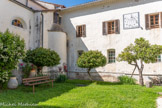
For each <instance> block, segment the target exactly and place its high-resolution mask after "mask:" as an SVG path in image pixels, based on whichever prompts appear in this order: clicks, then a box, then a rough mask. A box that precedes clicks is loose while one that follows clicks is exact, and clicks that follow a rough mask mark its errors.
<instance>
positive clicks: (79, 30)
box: [76, 25, 86, 37]
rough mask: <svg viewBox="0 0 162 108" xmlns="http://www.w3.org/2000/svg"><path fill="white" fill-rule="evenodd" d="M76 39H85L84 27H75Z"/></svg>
mask: <svg viewBox="0 0 162 108" xmlns="http://www.w3.org/2000/svg"><path fill="white" fill-rule="evenodd" d="M76 37H86V25H80V26H77V27H76Z"/></svg>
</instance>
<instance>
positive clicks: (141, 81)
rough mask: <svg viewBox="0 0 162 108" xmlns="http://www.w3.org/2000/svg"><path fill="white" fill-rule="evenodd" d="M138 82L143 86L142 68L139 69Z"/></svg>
mask: <svg viewBox="0 0 162 108" xmlns="http://www.w3.org/2000/svg"><path fill="white" fill-rule="evenodd" d="M139 84H140V85H141V86H144V82H143V75H142V69H140V70H139Z"/></svg>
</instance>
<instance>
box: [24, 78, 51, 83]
mask: <svg viewBox="0 0 162 108" xmlns="http://www.w3.org/2000/svg"><path fill="white" fill-rule="evenodd" d="M45 80H50V78H43V79H32V80H25V81H23V83H30V82H37V81H45Z"/></svg>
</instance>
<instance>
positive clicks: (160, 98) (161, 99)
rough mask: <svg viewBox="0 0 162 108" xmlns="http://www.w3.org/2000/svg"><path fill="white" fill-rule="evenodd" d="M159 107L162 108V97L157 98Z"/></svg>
mask: <svg viewBox="0 0 162 108" xmlns="http://www.w3.org/2000/svg"><path fill="white" fill-rule="evenodd" d="M157 108H162V97H159V98H158V99H157Z"/></svg>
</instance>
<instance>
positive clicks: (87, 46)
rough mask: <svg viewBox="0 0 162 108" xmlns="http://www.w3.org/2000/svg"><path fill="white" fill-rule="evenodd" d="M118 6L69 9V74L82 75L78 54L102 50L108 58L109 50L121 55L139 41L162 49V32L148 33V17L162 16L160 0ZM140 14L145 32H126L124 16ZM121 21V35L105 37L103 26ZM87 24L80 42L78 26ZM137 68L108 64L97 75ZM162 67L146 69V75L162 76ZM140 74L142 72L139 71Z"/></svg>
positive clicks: (66, 24) (124, 0) (65, 13)
mask: <svg viewBox="0 0 162 108" xmlns="http://www.w3.org/2000/svg"><path fill="white" fill-rule="evenodd" d="M116 1H117V2H115V1H114V2H111V3H108V2H105V3H103V4H100V5H98V6H92V7H83V8H80V9H77V8H75V9H74V10H73V9H67V10H66V9H65V10H63V11H62V12H61V15H62V16H63V17H62V18H63V21H62V26H63V29H64V31H65V32H67V34H68V43H69V47H68V67H69V71H72V72H82V71H83V69H80V68H78V67H77V65H76V61H77V58H78V55H77V51H78V50H84V51H89V50H99V51H101V52H102V53H103V54H104V55H105V56H106V57H107V50H108V49H115V50H116V57H117V56H118V54H119V53H120V52H121V51H122V50H123V49H124V48H125V47H126V46H128V45H129V44H130V43H133V42H134V40H135V39H136V38H140V37H144V38H146V39H147V40H149V41H150V42H151V43H152V44H160V45H162V28H157V29H152V30H146V29H145V14H149V13H156V12H162V8H161V6H162V1H160V0H147V1H146V0H140V2H134V0H122V1H119V0H116ZM134 12H139V13H140V25H141V27H142V28H143V29H142V28H136V29H127V30H126V29H123V15H124V14H128V13H134ZM115 19H119V20H120V34H112V35H107V36H104V35H102V22H104V21H109V20H115ZM82 24H86V37H82V38H76V26H77V25H82ZM133 69H134V67H133V66H130V65H128V64H127V63H126V62H116V63H113V64H107V65H106V66H105V67H103V68H102V67H101V68H97V69H95V70H93V71H97V72H112V73H132V71H133ZM161 72H162V63H155V64H148V65H145V69H144V74H162V73H161ZM136 73H138V71H136Z"/></svg>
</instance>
